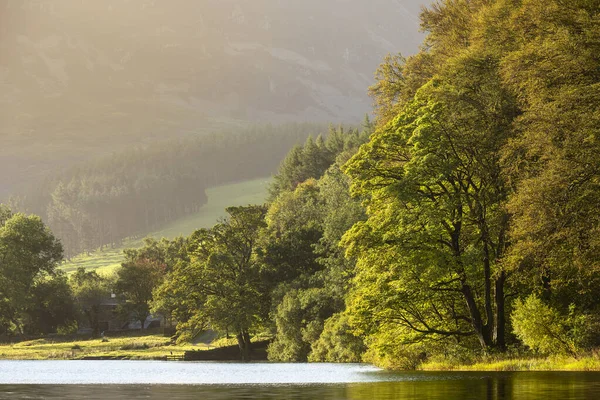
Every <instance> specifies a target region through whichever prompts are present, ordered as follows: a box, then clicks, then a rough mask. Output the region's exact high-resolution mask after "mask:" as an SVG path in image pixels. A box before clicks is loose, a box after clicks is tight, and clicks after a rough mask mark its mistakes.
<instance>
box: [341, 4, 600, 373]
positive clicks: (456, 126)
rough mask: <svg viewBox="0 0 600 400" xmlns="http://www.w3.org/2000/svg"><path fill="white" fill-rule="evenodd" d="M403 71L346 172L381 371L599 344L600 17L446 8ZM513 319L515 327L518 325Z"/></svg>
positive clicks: (597, 8)
mask: <svg viewBox="0 0 600 400" xmlns="http://www.w3.org/2000/svg"><path fill="white" fill-rule="evenodd" d="M421 17H422V25H423V28H424V29H425V30H426V31H427V32H428V33H429V34H428V36H427V39H426V43H425V46H424V47H423V49H422V50H421V52H420V53H419V54H417V55H415V56H413V57H410V58H408V59H403V58H402V57H390V58H388V59H387V60H386V62H385V63H384V64H383V65H382V67H381V68H380V69H379V71H378V77H379V82H378V84H377V85H375V86H374V88H373V94H374V96H375V99H376V103H377V105H378V108H377V110H376V111H377V115H378V121H377V125H378V127H377V130H376V132H375V134H374V135H372V137H371V139H370V142H369V143H368V144H367V145H365V146H363V147H362V148H361V150H360V151H359V153H358V154H357V155H355V156H354V157H353V158H352V159H351V160H350V161H349V163H348V164H347V165H346V167H345V170H346V172H347V173H348V174H349V175H350V176H351V177H352V181H353V185H352V190H353V192H354V193H355V194H357V195H360V196H363V197H364V198H365V203H364V204H365V205H366V206H367V209H368V215H369V218H368V219H367V220H366V221H365V222H362V223H359V224H357V225H355V226H354V227H353V228H352V229H351V230H350V231H349V232H348V233H346V235H345V237H344V244H345V246H346V247H347V249H348V255H350V256H354V257H356V258H357V259H358V263H357V268H356V277H355V278H354V280H353V283H352V290H351V291H350V294H349V296H348V298H347V304H348V306H349V309H348V315H349V316H350V317H351V320H352V321H351V322H352V325H353V326H354V327H355V329H356V332H360V333H361V334H362V335H363V336H364V337H365V338H366V340H367V342H368V343H369V347H370V352H369V354H370V356H371V359H374V360H376V361H378V362H380V363H389V364H391V365H402V361H401V360H414V359H417V358H418V357H417V355H424V356H425V357H427V356H430V355H432V354H435V353H436V349H439V352H440V353H442V352H443V354H446V356H448V355H449V354H463V355H464V354H465V351H466V352H473V351H475V350H477V349H478V348H479V349H480V351H483V352H484V353H489V352H494V351H499V352H502V351H505V350H506V349H507V347H508V346H509V345H519V344H520V343H523V344H526V345H527V346H529V347H530V348H532V349H534V350H538V351H543V352H571V353H576V352H578V351H582V350H585V349H589V348H591V347H593V346H597V345H598V344H599V343H598V333H599V332H600V330H598V324H597V317H596V315H597V314H598V308H599V307H600V302H599V301H598V299H597V297H596V296H595V295H594V294H597V293H598V290H599V289H600V287H599V286H598V283H599V281H598V278H599V277H600V274H599V272H600V271H599V269H598V268H599V267H600V264H599V263H600V246H598V241H597V238H598V231H599V229H600V219H599V218H598V213H597V209H598V204H600V186H599V185H600V124H599V122H600V114H599V113H598V110H599V109H600V74H599V71H600V69H599V66H600V58H599V54H600V52H599V50H600V41H599V40H598V38H599V37H600V36H599V35H600V23H599V22H600V3H599V2H598V1H595V0H591V1H586V0H581V1H579V0H576V1H569V2H564V1H559V0H554V1H539V0H523V1H517V0H497V1H476V0H473V1H466V0H463V1H461V0H459V1H449V0H448V1H443V2H438V3H436V4H434V5H433V6H432V7H431V8H430V9H427V10H425V11H424V12H423V13H422V16H421ZM511 316H512V317H511Z"/></svg>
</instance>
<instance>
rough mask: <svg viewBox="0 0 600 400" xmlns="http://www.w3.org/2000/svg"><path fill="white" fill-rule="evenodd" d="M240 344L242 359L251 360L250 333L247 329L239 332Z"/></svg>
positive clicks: (238, 339)
mask: <svg viewBox="0 0 600 400" xmlns="http://www.w3.org/2000/svg"><path fill="white" fill-rule="evenodd" d="M237 341H238V346H239V347H240V355H241V357H242V361H245V362H248V361H250V334H249V333H248V332H247V331H241V332H239V333H238V334H237Z"/></svg>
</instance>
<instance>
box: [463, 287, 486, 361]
mask: <svg viewBox="0 0 600 400" xmlns="http://www.w3.org/2000/svg"><path fill="white" fill-rule="evenodd" d="M462 293H463V296H464V298H465V301H466V302H467V307H468V308H469V314H470V315H471V324H472V325H473V329H474V330H475V334H476V335H477V338H478V339H479V344H481V347H482V348H483V350H487V349H488V347H489V346H490V344H491V343H490V337H489V331H488V329H487V327H486V326H484V325H483V321H482V320H481V312H480V311H479V308H477V303H476V302H475V297H474V296H473V291H472V290H471V287H470V286H469V285H467V284H466V283H463V285H462Z"/></svg>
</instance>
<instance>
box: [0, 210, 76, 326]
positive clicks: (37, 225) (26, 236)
mask: <svg viewBox="0 0 600 400" xmlns="http://www.w3.org/2000/svg"><path fill="white" fill-rule="evenodd" d="M5 215H8V214H6V213H5ZM62 254H63V252H62V246H61V244H60V242H59V241H58V240H57V239H56V238H55V237H54V235H53V234H52V232H50V230H49V229H48V228H47V227H46V226H45V225H44V223H43V222H42V220H41V219H40V218H39V217H37V216H33V215H31V216H26V215H24V214H15V215H13V216H11V217H10V218H8V219H7V220H6V221H5V222H4V224H3V225H2V226H0V323H1V324H2V327H3V328H4V331H7V330H10V329H14V330H16V331H17V332H18V333H24V331H25V330H27V331H51V330H53V329H55V328H56V327H57V326H58V325H60V324H62V323H66V322H68V320H69V319H70V318H72V315H69V308H68V307H69V306H70V304H69V300H70V292H69V291H68V287H66V283H65V280H64V278H61V277H60V276H56V267H57V265H58V263H59V262H60V261H62ZM54 297H56V298H55V299H54ZM61 304H62V305H64V310H61ZM62 311H64V313H63V312H62Z"/></svg>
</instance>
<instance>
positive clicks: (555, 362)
mask: <svg viewBox="0 0 600 400" xmlns="http://www.w3.org/2000/svg"><path fill="white" fill-rule="evenodd" d="M419 369H420V370H423V371H600V354H599V353H591V354H586V355H582V356H579V357H569V356H549V357H522V358H518V357H516V358H504V359H503V358H500V357H490V358H483V359H481V360H478V361H475V362H472V363H465V364H461V363H451V362H448V361H430V362H426V363H424V364H422V365H421V366H420V367H419Z"/></svg>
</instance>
